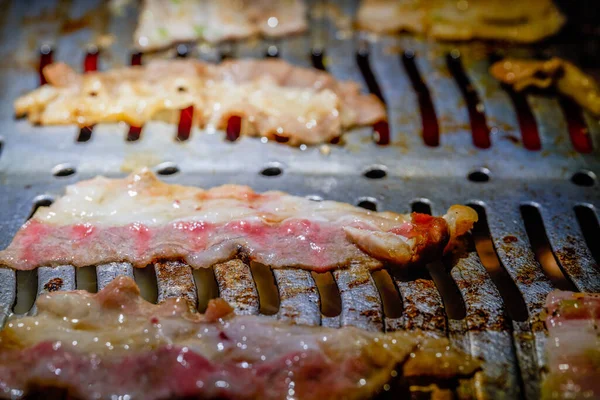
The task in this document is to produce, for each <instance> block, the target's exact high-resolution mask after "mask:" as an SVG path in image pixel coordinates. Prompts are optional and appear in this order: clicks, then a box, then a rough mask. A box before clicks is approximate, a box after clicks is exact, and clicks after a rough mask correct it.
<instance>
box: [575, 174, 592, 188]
mask: <svg viewBox="0 0 600 400" xmlns="http://www.w3.org/2000/svg"><path fill="white" fill-rule="evenodd" d="M571 182H573V183H574V184H576V185H577V186H585V187H590V186H594V184H595V183H596V174H594V173H593V172H592V171H585V170H584V171H578V172H575V173H574V174H573V176H572V177H571Z"/></svg>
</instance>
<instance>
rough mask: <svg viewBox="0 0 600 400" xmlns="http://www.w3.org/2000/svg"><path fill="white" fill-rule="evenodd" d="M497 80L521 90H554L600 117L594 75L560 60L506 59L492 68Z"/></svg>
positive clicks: (598, 89) (599, 96) (491, 70)
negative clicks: (532, 88)
mask: <svg viewBox="0 0 600 400" xmlns="http://www.w3.org/2000/svg"><path fill="white" fill-rule="evenodd" d="M490 72H491V74H492V75H493V76H494V77H495V78H496V79H498V80H500V81H502V82H504V83H506V84H508V85H511V86H513V87H514V89H515V90H517V91H521V90H524V89H527V88H529V87H536V88H540V89H547V88H553V89H556V90H558V91H559V92H560V93H562V94H564V95H565V96H568V97H570V98H572V99H573V100H575V101H576V102H577V103H579V104H580V105H581V106H582V107H583V108H586V109H587V110H589V111H590V112H592V113H593V114H595V115H597V116H600V87H598V84H597V83H596V81H595V80H594V78H592V77H591V76H589V75H587V74H585V73H584V72H583V71H581V70H580V69H579V68H577V67H576V66H575V65H573V64H571V63H570V62H568V61H565V60H562V59H560V58H552V59H551V60H548V61H539V60H518V59H505V60H502V61H498V62H496V63H494V65H492V67H491V68H490Z"/></svg>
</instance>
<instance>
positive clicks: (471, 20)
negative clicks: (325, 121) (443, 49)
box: [357, 0, 565, 43]
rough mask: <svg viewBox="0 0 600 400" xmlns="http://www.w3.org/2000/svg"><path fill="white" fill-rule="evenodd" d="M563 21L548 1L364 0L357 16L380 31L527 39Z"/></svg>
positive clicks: (556, 27) (548, 32)
mask: <svg viewBox="0 0 600 400" xmlns="http://www.w3.org/2000/svg"><path fill="white" fill-rule="evenodd" d="M564 22H565V18H564V16H563V15H562V14H561V13H560V11H559V10H558V8H556V6H555V5H554V3H553V2H552V0H530V1H522V0H485V1H466V0H463V1H456V0H363V1H362V3H361V6H360V9H359V11H358V17H357V23H358V26H359V27H360V28H361V29H366V30H371V31H374V32H379V33H384V32H386V33H390V32H400V31H404V30H406V31H409V32H414V33H421V34H424V35H427V36H430V37H433V38H436V39H440V40H471V39H495V40H509V41H514V42H525V43H531V42H536V41H538V40H541V39H543V38H545V37H548V36H551V35H553V34H555V33H556V32H558V31H559V30H560V28H561V27H562V26H563V24H564Z"/></svg>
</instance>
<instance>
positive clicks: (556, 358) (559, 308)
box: [542, 290, 600, 400]
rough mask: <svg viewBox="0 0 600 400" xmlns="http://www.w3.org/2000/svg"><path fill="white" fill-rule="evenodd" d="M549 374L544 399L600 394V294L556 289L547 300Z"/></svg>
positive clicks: (595, 396)
mask: <svg viewBox="0 0 600 400" xmlns="http://www.w3.org/2000/svg"><path fill="white" fill-rule="evenodd" d="M546 309H547V312H548V316H547V318H546V327H547V328H548V332H549V334H550V335H549V338H548V343H547V345H546V355H547V357H548V367H549V374H548V376H547V377H546V379H545V380H544V382H543V386H542V398H543V399H547V400H549V399H574V400H579V399H581V400H583V399H597V398H599V397H600V380H599V379H598V377H600V294H591V293H572V292H564V291H559V290H556V291H554V292H552V293H550V294H549V295H548V298H547V300H546Z"/></svg>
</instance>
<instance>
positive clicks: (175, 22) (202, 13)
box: [134, 0, 307, 51]
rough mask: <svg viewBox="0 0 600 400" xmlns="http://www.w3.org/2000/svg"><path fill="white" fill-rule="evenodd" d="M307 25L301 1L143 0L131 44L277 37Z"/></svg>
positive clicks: (156, 46) (148, 45)
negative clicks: (260, 36)
mask: <svg viewBox="0 0 600 400" xmlns="http://www.w3.org/2000/svg"><path fill="white" fill-rule="evenodd" d="M306 28H307V24H306V6H305V5H304V2H303V0H284V1H281V0H178V1H165V0H144V1H142V5H141V9H140V16H139V21H138V26H137V29H136V31H135V33H134V43H135V46H137V48H138V49H140V50H143V51H148V50H157V49H160V48H164V47H167V46H170V45H172V44H174V43H177V42H191V41H197V40H205V41H207V42H211V43H216V42H222V41H225V40H235V39H245V38H249V37H253V36H257V35H262V36H267V37H280V36H285V35H290V34H295V33H300V32H304V31H305V30H306Z"/></svg>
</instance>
